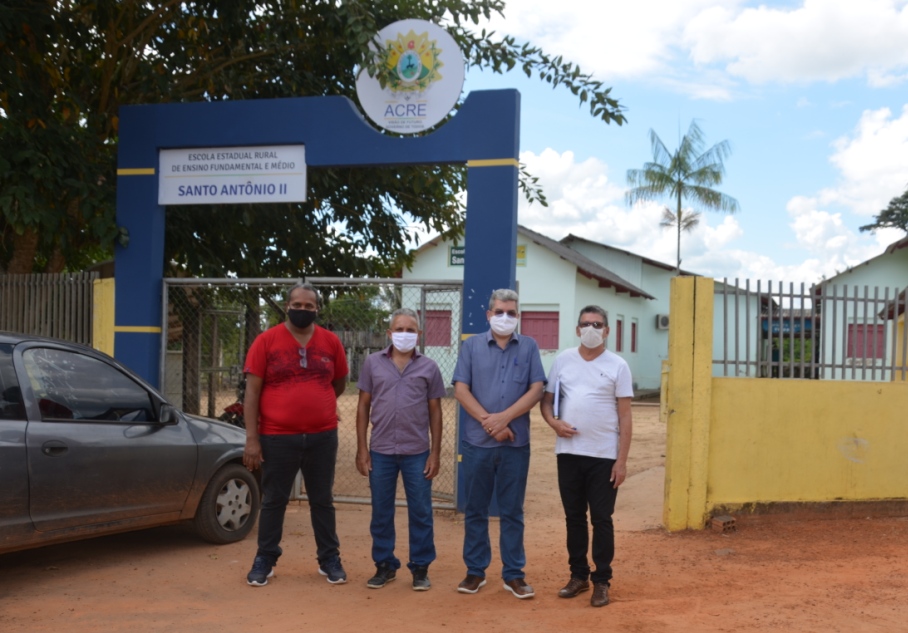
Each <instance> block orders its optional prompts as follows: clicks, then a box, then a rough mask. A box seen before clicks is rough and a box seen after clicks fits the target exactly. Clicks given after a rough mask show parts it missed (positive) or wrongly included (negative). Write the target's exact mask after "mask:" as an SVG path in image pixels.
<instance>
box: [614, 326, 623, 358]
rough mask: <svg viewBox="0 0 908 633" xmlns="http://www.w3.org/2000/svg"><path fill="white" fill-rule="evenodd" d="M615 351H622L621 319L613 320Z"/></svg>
mask: <svg viewBox="0 0 908 633" xmlns="http://www.w3.org/2000/svg"><path fill="white" fill-rule="evenodd" d="M615 351H616V352H621V351H624V321H622V320H621V319H617V320H616V321H615Z"/></svg>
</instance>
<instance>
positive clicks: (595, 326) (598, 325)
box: [578, 321, 605, 330]
mask: <svg viewBox="0 0 908 633" xmlns="http://www.w3.org/2000/svg"><path fill="white" fill-rule="evenodd" d="M578 327H579V328H580V329H581V330H582V329H583V328H585V327H592V328H593V329H594V330H601V329H602V328H604V327H605V323H603V322H602V321H587V322H586V323H581V324H580V325H579V326H578Z"/></svg>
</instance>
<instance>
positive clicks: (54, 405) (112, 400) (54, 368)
mask: <svg viewBox="0 0 908 633" xmlns="http://www.w3.org/2000/svg"><path fill="white" fill-rule="evenodd" d="M22 359H23V361H24V364H25V371H26V373H27V374H28V378H29V382H30V384H31V387H32V390H33V391H34V393H35V397H36V399H37V400H38V407H39V409H40V410H41V418H42V419H43V420H116V421H123V422H141V421H152V420H154V419H155V418H154V409H153V407H152V404H151V397H150V395H149V393H148V391H146V390H145V389H144V388H143V387H142V386H141V385H139V384H137V383H136V382H135V381H133V380H132V379H131V378H129V377H128V376H127V375H126V374H124V373H123V372H121V371H120V370H118V369H117V368H115V367H112V366H110V365H108V364H107V363H104V362H103V361H100V360H98V359H95V358H91V357H90V356H86V355H84V354H78V353H75V352H70V351H66V350H59V349H50V348H32V349H29V350H26V351H25V352H24V353H23V355H22Z"/></svg>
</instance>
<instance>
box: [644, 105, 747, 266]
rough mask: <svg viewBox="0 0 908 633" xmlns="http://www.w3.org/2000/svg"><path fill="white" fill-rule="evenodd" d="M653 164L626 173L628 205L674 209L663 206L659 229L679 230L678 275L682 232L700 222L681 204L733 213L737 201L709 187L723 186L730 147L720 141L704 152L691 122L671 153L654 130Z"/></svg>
mask: <svg viewBox="0 0 908 633" xmlns="http://www.w3.org/2000/svg"><path fill="white" fill-rule="evenodd" d="M649 139H650V145H651V146H652V150H653V161H652V162H649V163H646V164H645V165H644V166H643V169H629V170H627V184H628V185H629V186H630V187H631V188H630V189H629V190H628V192H627V194H626V198H627V203H628V204H629V205H633V204H635V203H637V202H642V201H650V200H652V201H655V200H659V199H664V198H667V199H669V200H670V201H671V202H672V203H673V204H674V205H675V210H674V211H672V209H670V208H669V207H667V206H666V207H665V209H664V210H663V212H662V220H661V221H660V222H659V225H660V226H663V227H665V226H674V227H676V228H677V231H678V247H677V272H678V273H679V274H680V272H681V232H682V231H690V230H691V229H693V228H694V227H695V226H696V225H697V224H698V222H699V221H700V213H699V212H698V211H692V210H688V211H685V210H684V209H683V208H682V206H681V205H682V203H683V202H685V201H687V202H688V203H693V204H697V205H700V206H703V207H705V208H706V209H708V210H710V211H722V212H724V213H735V212H736V211H737V210H738V201H737V200H735V199H734V198H732V197H731V196H728V195H726V194H724V193H722V192H720V191H716V190H715V189H713V188H712V187H714V186H715V185H720V184H722V177H723V176H724V175H725V164H724V163H725V159H726V158H727V157H728V156H729V154H731V145H730V144H729V142H728V141H722V142H721V143H717V144H716V145H713V146H712V147H710V148H709V149H708V150H706V151H705V152H704V151H703V145H704V138H703V132H702V131H701V130H700V126H699V125H697V122H696V121H692V122H691V124H690V128H689V129H688V130H687V134H685V135H684V136H683V137H681V142H680V144H679V145H678V149H677V150H676V151H675V153H674V154H672V153H671V152H669V151H668V149H667V148H666V147H665V143H663V142H662V139H660V138H659V135H658V134H656V132H655V131H653V130H650V131H649Z"/></svg>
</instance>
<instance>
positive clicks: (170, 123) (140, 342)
mask: <svg viewBox="0 0 908 633" xmlns="http://www.w3.org/2000/svg"><path fill="white" fill-rule="evenodd" d="M519 114H520V94H519V93H518V92H517V91H516V90H490V91H479V92H474V93H471V94H470V95H469V96H468V97H467V99H466V100H465V101H464V104H463V107H462V108H461V109H460V111H459V112H458V113H457V115H456V116H455V117H453V118H452V119H451V121H449V122H448V123H447V124H445V125H444V126H442V127H441V128H439V129H438V130H437V131H435V132H433V133H432V134H430V135H427V136H422V137H416V138H412V137H411V138H400V137H391V136H387V135H384V134H382V133H380V132H378V131H376V130H375V129H374V128H372V127H371V126H370V125H369V124H367V123H366V121H365V120H364V119H363V117H362V115H361V114H360V113H359V111H358V110H357V109H356V107H355V106H354V104H353V103H352V102H351V101H350V100H349V99H347V98H346V97H302V98H296V99H270V100H251V101H225V102H214V103H209V102H201V103H168V104H159V105H139V106H125V107H123V108H121V109H120V144H119V162H118V169H117V223H118V224H119V225H120V226H122V227H125V228H126V229H127V230H128V231H129V236H130V241H129V246H128V247H127V248H122V247H117V249H116V273H115V275H116V276H115V286H116V299H115V316H114V319H115V321H114V323H115V326H114V354H115V356H116V357H117V359H118V360H120V361H122V362H123V363H125V364H126V365H128V366H129V367H131V368H132V369H133V370H135V371H136V372H137V373H138V374H139V375H141V376H142V377H143V378H144V379H145V380H147V381H148V382H150V383H151V384H154V385H158V382H159V368H160V358H161V345H162V341H161V336H160V334H161V328H162V325H163V323H162V319H163V315H162V297H161V281H162V278H163V270H164V222H165V212H164V207H162V206H160V205H158V203H157V200H158V177H159V173H158V169H157V166H158V152H159V150H162V149H177V148H185V147H234V146H256V145H290V144H302V145H305V147H306V162H307V165H308V166H309V167H313V168H318V167H340V166H344V167H351V166H394V165H414V164H466V165H467V217H466V236H465V244H466V245H467V246H468V248H469V253H470V255H469V256H468V257H467V258H466V262H465V266H464V309H463V323H462V332H463V333H464V335H471V334H476V333H478V332H481V331H484V330H485V329H486V320H485V317H484V315H485V311H486V301H487V299H488V297H489V295H490V294H491V292H492V290H494V289H496V288H514V286H515V276H516V268H515V266H516V264H515V262H516V257H517V195H518V194H517V178H518V171H519V168H518V153H519V149H520V123H519V122H520V117H519ZM172 212H178V211H172Z"/></svg>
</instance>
